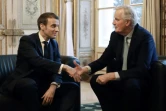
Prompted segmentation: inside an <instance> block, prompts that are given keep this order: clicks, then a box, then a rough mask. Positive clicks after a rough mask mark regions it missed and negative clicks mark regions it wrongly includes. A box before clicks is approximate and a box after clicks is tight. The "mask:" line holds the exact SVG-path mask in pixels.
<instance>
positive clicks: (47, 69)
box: [2, 33, 62, 92]
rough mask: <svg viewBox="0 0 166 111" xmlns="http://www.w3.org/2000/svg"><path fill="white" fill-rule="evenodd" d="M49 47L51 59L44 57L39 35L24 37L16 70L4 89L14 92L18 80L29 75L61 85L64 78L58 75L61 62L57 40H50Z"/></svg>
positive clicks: (20, 45)
mask: <svg viewBox="0 0 166 111" xmlns="http://www.w3.org/2000/svg"><path fill="white" fill-rule="evenodd" d="M49 47H50V59H46V58H44V57H43V52H42V47H41V42H40V39H39V36H38V33H34V34H31V35H29V36H23V37H22V38H21V39H20V44H19V48H18V55H17V62H16V69H15V71H14V73H13V74H12V75H11V76H9V78H8V79H7V80H6V81H5V82H4V84H3V85H2V87H8V88H7V89H6V88H4V89H6V91H12V90H13V88H14V85H15V83H16V82H17V80H18V79H20V78H23V77H25V76H29V75H31V76H30V77H32V78H38V79H43V82H45V83H49V84H50V83H51V82H57V83H61V82H62V80H61V78H62V77H61V75H60V74H58V71H59V68H60V65H61V61H60V54H59V49H58V44H57V42H56V40H54V39H50V43H49ZM6 91H5V92H6Z"/></svg>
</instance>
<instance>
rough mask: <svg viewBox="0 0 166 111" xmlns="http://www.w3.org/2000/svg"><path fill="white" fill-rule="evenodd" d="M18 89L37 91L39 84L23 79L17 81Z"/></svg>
mask: <svg viewBox="0 0 166 111" xmlns="http://www.w3.org/2000/svg"><path fill="white" fill-rule="evenodd" d="M16 88H29V89H37V84H36V82H35V81H34V80H33V79H30V78H22V79H20V80H18V81H17V83H16Z"/></svg>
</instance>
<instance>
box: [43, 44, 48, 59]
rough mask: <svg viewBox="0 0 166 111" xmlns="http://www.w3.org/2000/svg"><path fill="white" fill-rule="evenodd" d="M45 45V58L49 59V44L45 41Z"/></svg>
mask: <svg viewBox="0 0 166 111" xmlns="http://www.w3.org/2000/svg"><path fill="white" fill-rule="evenodd" d="M43 43H44V57H45V58H47V59H49V48H48V42H46V41H43Z"/></svg>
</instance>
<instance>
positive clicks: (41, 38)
mask: <svg viewBox="0 0 166 111" xmlns="http://www.w3.org/2000/svg"><path fill="white" fill-rule="evenodd" d="M38 35H39V39H40V42H41V43H43V42H44V41H45V40H44V38H43V36H42V35H41V34H40V32H39V33H38ZM47 42H48V43H49V42H50V39H49V40H48V41H47Z"/></svg>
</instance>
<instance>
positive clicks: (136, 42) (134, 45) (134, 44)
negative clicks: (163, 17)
mask: <svg viewBox="0 0 166 111" xmlns="http://www.w3.org/2000/svg"><path fill="white" fill-rule="evenodd" d="M138 27H139V26H138V25H136V27H135V29H134V32H133V35H132V38H131V42H130V47H129V51H128V57H127V60H129V58H130V56H131V55H132V54H133V53H134V51H135V50H136V48H137V47H138V45H139V43H140V38H139V36H136V35H139V34H136V33H137V32H136V30H137V29H138Z"/></svg>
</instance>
